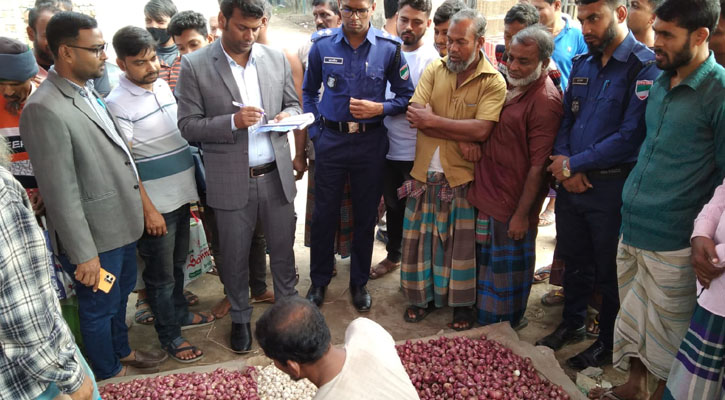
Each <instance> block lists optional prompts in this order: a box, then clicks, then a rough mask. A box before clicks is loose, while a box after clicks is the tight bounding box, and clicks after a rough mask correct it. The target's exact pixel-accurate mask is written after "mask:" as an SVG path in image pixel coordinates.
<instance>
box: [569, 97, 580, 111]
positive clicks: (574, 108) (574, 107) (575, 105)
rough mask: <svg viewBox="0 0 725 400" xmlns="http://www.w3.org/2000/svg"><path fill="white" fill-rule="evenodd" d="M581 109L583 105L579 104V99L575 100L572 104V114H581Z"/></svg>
mask: <svg viewBox="0 0 725 400" xmlns="http://www.w3.org/2000/svg"><path fill="white" fill-rule="evenodd" d="M580 107H581V104H580V103H579V99H574V101H572V102H571V112H572V113H574V114H577V113H579V109H580Z"/></svg>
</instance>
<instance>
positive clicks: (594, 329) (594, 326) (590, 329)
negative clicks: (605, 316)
mask: <svg viewBox="0 0 725 400" xmlns="http://www.w3.org/2000/svg"><path fill="white" fill-rule="evenodd" d="M587 336H589V337H591V338H598V337H599V314H597V315H595V316H594V317H592V319H591V320H590V321H589V323H588V324H587Z"/></svg>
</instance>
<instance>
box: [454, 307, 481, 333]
mask: <svg viewBox="0 0 725 400" xmlns="http://www.w3.org/2000/svg"><path fill="white" fill-rule="evenodd" d="M462 323H467V324H468V326H466V327H461V326H460V324H462ZM475 323H476V317H475V315H474V312H473V308H471V307H455V308H454V309H453V321H452V322H450V323H448V327H449V328H451V329H453V330H454V331H456V332H461V331H467V330H469V329H471V328H473V324H475ZM456 324H458V325H459V326H458V327H456Z"/></svg>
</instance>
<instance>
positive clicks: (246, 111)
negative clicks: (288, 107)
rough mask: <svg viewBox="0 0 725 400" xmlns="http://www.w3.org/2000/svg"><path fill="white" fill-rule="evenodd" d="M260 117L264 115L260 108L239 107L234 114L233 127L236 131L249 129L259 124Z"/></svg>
mask: <svg viewBox="0 0 725 400" xmlns="http://www.w3.org/2000/svg"><path fill="white" fill-rule="evenodd" d="M280 114H286V113H280ZM262 115H264V110H262V109H261V108H257V107H252V106H248V107H241V108H240V109H239V111H237V112H236V113H235V114H234V126H236V127H237V129H244V128H249V127H250V126H252V125H254V124H256V123H257V122H259V120H260V119H262Z"/></svg>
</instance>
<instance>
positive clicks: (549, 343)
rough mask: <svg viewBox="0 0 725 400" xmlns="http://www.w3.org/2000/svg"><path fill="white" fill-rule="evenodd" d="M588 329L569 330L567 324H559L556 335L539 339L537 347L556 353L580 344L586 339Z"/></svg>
mask: <svg viewBox="0 0 725 400" xmlns="http://www.w3.org/2000/svg"><path fill="white" fill-rule="evenodd" d="M586 334H587V328H586V327H585V326H584V325H582V326H580V327H579V328H576V329H573V328H569V327H568V326H567V325H566V324H565V323H563V322H562V323H561V324H559V326H557V327H556V330H555V331H554V333H552V334H550V335H549V336H546V337H544V338H542V339H539V340H538V341H537V342H536V345H537V346H546V347H549V348H551V349H553V350H554V351H556V350H559V349H560V348H562V347H564V346H566V345H567V344H572V343H579V342H581V341H582V340H584V338H585V337H586Z"/></svg>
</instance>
